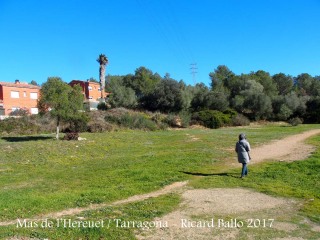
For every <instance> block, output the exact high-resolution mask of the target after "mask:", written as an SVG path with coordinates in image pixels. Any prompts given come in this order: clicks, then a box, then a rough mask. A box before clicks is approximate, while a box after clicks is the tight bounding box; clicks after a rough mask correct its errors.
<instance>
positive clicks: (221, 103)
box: [106, 65, 320, 123]
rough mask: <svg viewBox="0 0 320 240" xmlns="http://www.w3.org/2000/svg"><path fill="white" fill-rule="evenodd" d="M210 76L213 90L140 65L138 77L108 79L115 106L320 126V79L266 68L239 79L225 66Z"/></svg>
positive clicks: (111, 98)
mask: <svg viewBox="0 0 320 240" xmlns="http://www.w3.org/2000/svg"><path fill="white" fill-rule="evenodd" d="M209 78H210V80H211V82H210V87H208V86H206V85H205V84H203V83H199V84H196V85H195V86H191V85H187V84H185V83H184V82H183V81H182V80H181V81H177V80H175V79H172V78H171V77H170V75H169V74H166V75H165V76H164V77H161V76H160V75H159V74H157V73H153V72H152V71H151V70H150V69H147V68H145V67H139V68H137V69H136V70H135V73H134V74H127V75H124V76H113V75H108V76H107V78H106V81H107V84H106V91H108V92H111V95H110V97H109V100H108V101H109V104H110V105H111V106H112V107H125V108H129V109H140V110H148V111H160V112H164V113H179V112H187V113H190V114H195V113H197V112H201V111H208V110H211V111H218V112H221V113H225V112H228V111H229V112H230V110H231V111H235V112H237V113H238V114H241V115H243V116H245V117H246V118H248V119H250V120H253V121H256V120H270V121H288V120H290V119H292V118H299V119H301V120H302V121H304V122H306V123H319V122H320V76H315V77H312V76H311V75H309V74H308V73H302V74H300V75H298V76H296V77H293V76H290V75H286V74H284V73H278V74H275V75H270V73H268V72H266V71H263V70H259V71H256V72H250V73H249V74H240V75H237V74H235V73H233V72H232V71H231V70H230V69H229V68H228V67H227V66H225V65H220V66H218V67H217V68H216V69H215V70H214V71H213V72H211V73H210V74H209Z"/></svg>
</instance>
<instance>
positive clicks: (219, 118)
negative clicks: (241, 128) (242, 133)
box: [192, 110, 231, 128]
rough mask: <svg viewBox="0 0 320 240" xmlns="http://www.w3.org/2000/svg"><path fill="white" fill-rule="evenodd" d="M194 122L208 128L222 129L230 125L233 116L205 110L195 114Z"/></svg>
mask: <svg viewBox="0 0 320 240" xmlns="http://www.w3.org/2000/svg"><path fill="white" fill-rule="evenodd" d="M192 120H193V122H197V123H199V124H201V125H203V126H205V127H208V128H220V127H223V126H227V125H230V123H231V114H224V113H222V112H219V111H216V110H204V111H200V112H196V113H194V114H193V116H192Z"/></svg>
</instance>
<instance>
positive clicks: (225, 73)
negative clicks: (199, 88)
mask: <svg viewBox="0 0 320 240" xmlns="http://www.w3.org/2000/svg"><path fill="white" fill-rule="evenodd" d="M209 76H210V78H211V88H212V89H214V88H216V87H218V86H219V85H223V86H226V85H227V81H228V80H229V78H230V77H232V76H234V73H233V72H232V71H231V70H230V69H229V68H228V67H227V66H225V65H219V66H218V67H217V68H216V69H215V70H214V72H211V73H210V74H209Z"/></svg>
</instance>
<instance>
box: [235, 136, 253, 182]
mask: <svg viewBox="0 0 320 240" xmlns="http://www.w3.org/2000/svg"><path fill="white" fill-rule="evenodd" d="M235 150H236V152H237V154H238V162H239V163H242V171H241V178H243V177H244V176H247V175H248V166H247V164H248V163H249V161H250V160H251V157H250V154H249V152H250V150H251V149H250V144H249V142H248V141H247V139H246V135H245V134H244V133H241V134H240V135H239V141H238V142H237V143H236V149H235Z"/></svg>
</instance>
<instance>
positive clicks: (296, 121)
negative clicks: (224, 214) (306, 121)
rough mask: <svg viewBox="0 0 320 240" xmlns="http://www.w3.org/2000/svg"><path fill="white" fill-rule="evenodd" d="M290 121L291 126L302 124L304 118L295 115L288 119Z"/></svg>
mask: <svg viewBox="0 0 320 240" xmlns="http://www.w3.org/2000/svg"><path fill="white" fill-rule="evenodd" d="M288 123H289V124H290V125H291V126H298V125H299V124H302V120H301V119H300V118H298V117H295V118H291V119H289V120H288Z"/></svg>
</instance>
